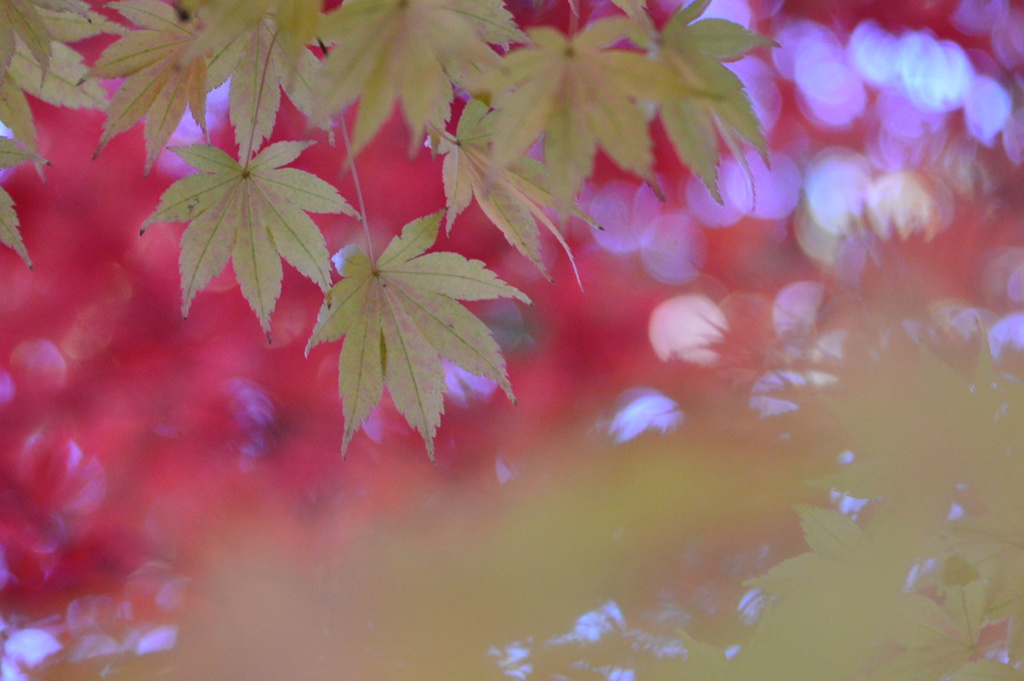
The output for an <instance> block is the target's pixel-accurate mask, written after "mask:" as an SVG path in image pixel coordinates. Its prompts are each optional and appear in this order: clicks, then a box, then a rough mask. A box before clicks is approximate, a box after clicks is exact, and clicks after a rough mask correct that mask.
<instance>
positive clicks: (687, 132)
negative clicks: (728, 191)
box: [658, 0, 777, 203]
mask: <svg viewBox="0 0 1024 681" xmlns="http://www.w3.org/2000/svg"><path fill="white" fill-rule="evenodd" d="M709 2H710V0H697V2H694V3H692V4H691V5H688V6H687V7H685V8H684V9H682V10H680V11H678V12H676V13H675V14H674V15H673V16H672V18H671V19H669V21H668V23H667V24H666V25H665V27H664V29H663V31H662V35H661V39H660V43H661V44H660V49H659V50H658V55H659V60H660V61H661V63H662V64H663V65H664V66H665V67H666V68H667V69H668V70H669V71H670V72H671V73H672V74H673V75H674V77H675V79H676V84H677V87H676V88H675V92H676V95H675V96H672V97H669V98H667V99H663V100H662V105H661V120H662V122H663V123H664V125H665V131H666V132H667V133H668V136H669V139H671V140H672V144H673V145H674V146H675V149H676V153H677V154H678V155H679V158H680V159H681V160H682V161H683V162H684V163H686V164H687V165H688V166H690V167H691V168H692V169H693V171H694V172H695V173H697V175H698V176H699V177H700V178H701V180H703V181H704V184H705V185H706V186H707V188H708V190H710V192H711V194H712V196H714V197H715V199H716V200H717V201H718V202H719V203H721V201H722V195H721V192H719V189H718V170H717V167H718V157H719V154H718V137H719V136H721V138H722V139H723V140H724V141H725V143H726V145H727V146H728V147H729V149H730V150H731V151H732V153H733V155H734V156H736V158H737V159H739V160H740V162H741V163H743V164H744V165H746V160H745V156H744V155H743V152H742V148H741V146H742V140H744V139H745V140H747V141H748V142H750V143H751V144H753V145H754V146H755V147H756V148H757V150H758V151H759V152H760V154H761V156H762V157H763V158H764V159H765V162H767V160H768V159H767V156H768V145H767V142H766V141H765V138H764V131H763V130H762V129H761V123H760V121H758V119H757V116H756V115H755V114H754V109H753V107H752V106H751V104H750V99H749V98H748V97H747V94H746V91H745V90H744V89H743V83H741V82H740V79H739V78H738V77H737V76H736V74H734V73H733V72H732V71H730V70H729V69H727V68H726V67H725V66H723V65H722V63H721V62H722V61H729V60H733V59H738V58H739V57H741V56H743V55H744V54H746V53H747V52H749V51H750V50H752V49H754V48H756V47H760V46H777V44H776V43H775V41H773V40H771V39H770V38H766V37H764V36H760V35H757V34H756V33H751V32H750V31H748V30H746V29H745V28H743V27H742V26H740V25H739V24H735V23H733V22H730V21H725V20H723V19H704V20H703V21H698V22H696V23H692V22H694V20H695V19H697V18H698V17H699V16H700V15H701V14H702V13H703V12H704V10H705V9H706V8H707V6H708V4H709ZM748 174H749V169H748Z"/></svg>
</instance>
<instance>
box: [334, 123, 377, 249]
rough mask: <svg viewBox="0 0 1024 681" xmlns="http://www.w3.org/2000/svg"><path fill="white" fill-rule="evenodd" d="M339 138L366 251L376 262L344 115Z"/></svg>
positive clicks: (361, 188)
mask: <svg viewBox="0 0 1024 681" xmlns="http://www.w3.org/2000/svg"><path fill="white" fill-rule="evenodd" d="M341 138H342V139H343V140H344V141H345V155H346V156H347V157H348V166H349V168H351V169H352V182H353V183H354V184H355V186H356V199H358V201H359V219H360V220H361V221H362V223H363V232H364V233H365V234H366V253H367V255H369V256H370V262H372V263H376V261H377V259H376V258H375V257H374V256H373V240H372V239H370V221H369V220H368V219H367V217H366V201H365V200H364V199H363V187H362V185H361V184H360V183H359V171H358V170H356V159H355V158H353V156H352V142H351V141H350V140H349V138H348V125H347V124H346V123H345V117H344V116H342V118H341Z"/></svg>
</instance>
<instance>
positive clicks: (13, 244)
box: [0, 137, 46, 269]
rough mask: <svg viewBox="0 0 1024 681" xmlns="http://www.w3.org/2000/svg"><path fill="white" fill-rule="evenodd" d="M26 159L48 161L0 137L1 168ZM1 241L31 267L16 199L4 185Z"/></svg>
mask: <svg viewBox="0 0 1024 681" xmlns="http://www.w3.org/2000/svg"><path fill="white" fill-rule="evenodd" d="M25 161H34V162H36V163H46V160H45V159H43V158H42V157H41V156H39V155H38V154H36V153H34V152H33V151H31V150H28V149H25V148H23V147H21V146H19V145H18V144H17V143H16V142H15V141H14V140H12V139H8V138H6V137H0V168H13V167H14V166H16V165H20V164H21V163H24V162H25ZM0 243H3V244H4V245H6V246H9V247H10V248H13V249H14V250H15V252H17V254H18V255H20V256H21V259H22V260H24V261H25V264H26V265H28V266H29V268H30V269H31V267H32V260H31V259H30V258H29V257H28V251H27V250H25V242H24V241H22V239H21V233H20V232H19V231H18V215H17V213H15V212H14V201H13V199H11V195H10V194H8V193H7V191H6V190H5V189H4V188H3V187H0Z"/></svg>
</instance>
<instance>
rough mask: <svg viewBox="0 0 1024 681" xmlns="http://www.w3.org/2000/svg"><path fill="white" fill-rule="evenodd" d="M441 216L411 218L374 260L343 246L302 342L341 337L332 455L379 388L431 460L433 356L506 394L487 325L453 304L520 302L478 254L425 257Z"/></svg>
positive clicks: (439, 378)
mask: <svg viewBox="0 0 1024 681" xmlns="http://www.w3.org/2000/svg"><path fill="white" fill-rule="evenodd" d="M442 213H443V211H442V212H438V213H434V214H433V215H428V216H426V217H422V218H419V219H417V220H413V221H412V222H410V223H409V224H407V225H406V226H405V228H404V229H403V230H402V234H401V235H400V236H397V237H395V238H394V239H393V240H392V241H391V243H390V244H388V247H387V248H386V249H385V250H384V252H383V253H381V255H380V257H379V258H378V259H377V262H376V263H373V262H371V261H370V259H369V258H368V257H367V256H366V255H365V254H364V253H362V252H361V251H359V250H358V249H354V248H350V249H349V250H348V252H347V253H346V257H345V260H344V265H343V267H342V272H341V274H342V276H343V277H344V278H343V279H342V280H341V281H339V282H338V283H337V284H335V285H334V287H333V288H332V289H331V290H330V292H329V293H328V294H327V299H326V301H325V303H324V306H323V307H322V308H321V310H320V316H319V319H318V321H317V325H316V328H315V329H314V330H313V335H312V337H311V338H310V340H309V345H308V346H307V352H308V351H309V348H311V347H313V346H314V345H317V344H318V343H322V342H324V341H334V340H338V339H339V338H341V337H342V336H345V343H344V345H343V346H342V349H341V356H340V358H339V360H338V368H339V379H338V386H339V391H340V393H341V398H342V400H343V403H344V414H345V435H344V438H343V441H342V452H344V451H345V450H346V449H347V448H348V444H349V442H350V441H351V439H352V435H353V433H354V432H355V431H356V429H357V428H359V426H360V425H361V424H362V422H363V421H364V420H365V419H366V418H367V417H369V415H370V412H371V411H372V410H373V408H374V407H375V406H377V404H378V403H379V402H380V399H381V396H382V395H383V389H384V384H385V383H386V384H387V386H388V391H389V392H390V394H391V398H392V401H393V402H394V403H395V406H396V407H397V408H398V411H399V412H401V413H402V415H403V416H404V417H405V419H406V420H407V421H408V422H409V424H410V425H411V426H412V427H414V428H415V429H416V430H418V431H419V433H420V435H422V436H423V439H424V440H425V441H426V444H427V451H428V453H429V454H430V458H431V459H432V458H433V457H434V444H433V441H434V433H435V431H436V430H437V426H438V424H439V423H440V420H441V414H442V413H444V402H443V399H442V393H443V391H444V388H445V380H444V369H443V367H442V365H441V357H442V356H443V357H446V358H448V359H449V360H451V361H453V362H455V363H456V364H458V365H459V366H461V367H462V368H464V369H466V370H467V371H470V372H471V373H474V374H476V375H478V376H483V377H486V378H489V379H491V380H492V381H494V382H496V383H497V384H498V385H500V386H501V387H502V389H504V391H505V393H506V394H507V395H508V396H509V399H512V387H511V386H510V385H509V382H508V378H507V376H506V375H505V361H504V359H503V358H502V356H501V350H500V349H499V348H498V344H497V343H496V342H495V341H494V339H493V338H492V337H491V334H490V332H489V331H488V329H487V327H486V326H485V325H484V324H483V322H481V321H480V320H479V319H477V318H476V317H475V316H473V314H472V313H470V312H469V311H468V310H467V309H466V308H465V307H463V306H462V305H460V304H459V303H458V302H456V301H458V300H486V299H490V298H517V299H519V300H521V301H523V302H529V299H528V298H527V297H526V296H525V295H524V294H523V293H522V292H520V291H519V290H517V289H515V288H513V287H512V286H509V285H508V284H506V283H505V282H503V281H501V280H500V279H499V278H498V277H497V276H496V275H495V274H494V273H493V272H491V271H489V270H487V269H486V268H485V267H484V264H483V263H482V262H480V261H479V260H467V259H466V258H463V257H462V256H461V255H458V254H456V253H445V252H438V253H427V254H425V255H424V252H425V251H426V250H427V249H428V248H430V247H431V246H432V245H433V243H434V241H435V240H436V239H437V233H438V227H439V225H440V222H441V215H442Z"/></svg>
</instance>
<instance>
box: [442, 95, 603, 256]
mask: <svg viewBox="0 0 1024 681" xmlns="http://www.w3.org/2000/svg"><path fill="white" fill-rule="evenodd" d="M492 121H493V116H492V115H488V113H487V106H486V105H484V104H482V103H481V102H479V101H477V100H470V101H469V103H468V104H466V108H465V109H463V111H462V116H461V117H460V118H459V125H458V129H457V130H456V133H455V137H448V136H442V137H440V138H439V143H438V150H439V151H440V152H441V153H443V154H445V159H444V167H443V177H444V191H445V196H446V197H447V200H448V212H447V220H448V226H449V229H450V228H451V223H452V222H453V221H454V220H455V218H456V217H458V216H459V214H460V213H461V212H462V211H463V210H465V209H466V207H467V206H468V205H469V202H470V201H471V200H472V199H473V198H475V199H476V202H477V203H478V204H479V205H480V208H481V210H483V212H484V214H485V215H486V216H487V217H488V218H489V219H490V220H491V222H493V223H494V224H495V225H496V226H497V227H498V229H500V230H501V233H502V234H504V235H505V238H506V239H507V240H508V242H509V243H510V244H512V245H513V246H515V247H516V249H517V250H518V251H519V252H520V253H522V254H523V255H525V256H526V257H527V258H529V259H530V262H532V263H533V264H534V265H536V266H537V268H538V269H539V270H540V271H541V272H542V273H543V274H544V276H548V275H547V268H545V267H544V263H543V262H542V261H541V258H540V230H539V228H538V224H540V225H543V226H544V227H545V228H547V230H548V231H549V232H551V234H552V235H554V237H555V238H556V239H557V240H558V243H559V244H561V246H562V248H563V249H565V252H566V254H567V255H568V256H569V260H570V261H571V260H572V252H571V251H570V250H569V245H568V244H567V243H566V242H565V239H564V238H563V237H562V233H561V232H560V231H559V230H558V228H557V227H556V226H555V224H554V223H553V222H552V221H551V218H549V217H548V215H547V213H545V211H544V209H545V208H554V204H555V199H554V197H553V196H552V194H551V191H550V189H549V188H548V187H549V185H550V181H549V179H548V177H547V171H546V169H545V168H544V166H542V165H541V164H540V163H539V162H537V161H536V160H534V159H532V158H528V157H525V156H524V157H523V158H521V159H519V160H518V161H516V162H515V163H513V164H511V165H510V166H508V167H507V168H505V169H503V170H501V171H500V172H498V173H497V176H496V177H493V178H492V177H490V175H491V172H490V140H491V138H492V137H493V132H492V128H493V126H492ZM573 213H574V214H575V215H577V216H579V217H582V218H583V219H585V220H587V221H590V220H589V218H587V217H586V216H585V215H583V213H581V212H580V211H578V210H574V211H573ZM574 267H575V265H574Z"/></svg>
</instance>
